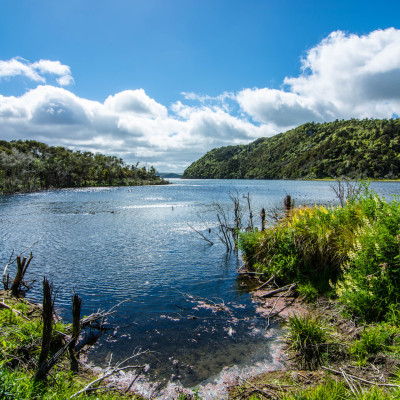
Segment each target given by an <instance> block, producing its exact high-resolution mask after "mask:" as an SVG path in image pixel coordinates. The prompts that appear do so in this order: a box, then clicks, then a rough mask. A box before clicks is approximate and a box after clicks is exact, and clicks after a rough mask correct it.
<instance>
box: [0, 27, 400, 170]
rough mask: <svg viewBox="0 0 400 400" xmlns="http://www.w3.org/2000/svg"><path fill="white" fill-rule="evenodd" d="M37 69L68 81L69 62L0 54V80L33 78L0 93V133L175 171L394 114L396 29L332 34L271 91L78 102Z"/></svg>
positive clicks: (137, 93) (137, 94) (399, 103)
mask: <svg viewBox="0 0 400 400" xmlns="http://www.w3.org/2000/svg"><path fill="white" fill-rule="evenodd" d="M47 75H52V76H53V77H56V78H57V79H58V83H59V84H60V85H61V86H62V85H64V84H68V83H71V82H72V76H71V74H70V68H69V67H68V66H66V65H63V64H61V63H60V62H58V61H50V60H39V61H37V62H34V63H30V62H28V61H26V60H23V59H21V58H14V59H11V60H8V61H0V83H1V79H8V78H11V77H16V76H23V77H26V78H29V79H30V80H31V81H33V82H37V83H38V84H39V85H38V86H37V87H36V88H33V89H30V90H27V91H26V92H25V93H24V94H23V95H21V96H19V97H16V96H2V95H0V126H1V129H2V138H3V139H6V140H12V139H36V140H41V141H43V142H45V143H48V144H50V145H62V146H67V147H69V148H71V149H75V150H78V149H80V150H88V151H92V152H96V151H99V152H102V153H105V154H116V155H119V156H121V157H123V158H124V160H125V161H127V162H129V163H136V162H137V161H140V162H147V163H149V164H152V165H154V166H155V167H156V168H158V169H159V170H161V171H167V170H169V171H183V169H184V168H185V167H187V166H188V165H189V164H190V163H191V162H193V161H194V160H196V159H197V158H199V157H200V156H202V155H203V154H204V153H205V152H206V151H208V150H210V149H212V148H215V147H219V146H227V145H234V144H243V143H249V142H250V141H252V140H255V139H256V138H259V137H265V136H272V135H274V134H276V133H279V132H282V131H285V130H286V129H289V128H291V127H294V126H297V125H299V124H301V123H304V122H309V121H321V122H322V121H329V120H334V119H337V118H338V119H341V118H353V117H355V118H364V117H375V118H382V117H383V118H385V117H389V118H390V117H392V116H393V115H394V114H397V115H398V114H400V30H396V29H393V28H392V29H387V30H378V31H374V32H371V33H369V34H368V35H364V36H358V35H350V34H346V33H344V32H340V31H337V32H333V33H331V34H330V35H329V36H328V37H327V38H325V39H324V40H322V41H321V42H320V43H319V44H318V45H316V46H315V47H313V48H312V49H310V50H309V51H308V52H307V53H306V55H305V57H304V59H303V60H302V69H301V71H299V75H298V76H296V77H287V78H285V80H284V82H282V88H281V89H272V88H252V89H243V90H241V91H239V92H238V93H231V92H224V93H222V94H221V95H219V96H208V95H199V94H195V93H189V92H184V93H182V98H181V99H179V100H177V101H176V102H175V103H173V104H171V105H170V106H169V107H167V106H165V105H163V104H160V103H159V102H157V101H156V100H155V99H153V98H151V97H150V96H148V95H147V93H146V92H145V90H144V89H135V90H124V91H121V92H119V93H115V94H111V95H110V96H108V97H107V98H106V99H105V101H104V102H102V101H92V100H88V99H85V98H82V97H79V96H76V95H75V94H74V93H72V92H71V91H68V90H66V89H64V88H61V87H55V86H51V85H49V84H46V78H47Z"/></svg>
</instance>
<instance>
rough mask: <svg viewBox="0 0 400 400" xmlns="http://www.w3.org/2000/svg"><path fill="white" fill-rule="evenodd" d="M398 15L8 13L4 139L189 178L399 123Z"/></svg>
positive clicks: (247, 5) (0, 126) (287, 1)
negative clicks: (247, 151) (256, 156)
mask: <svg viewBox="0 0 400 400" xmlns="http://www.w3.org/2000/svg"><path fill="white" fill-rule="evenodd" d="M399 15H400V2H399V1H398V0H397V1H391V0H381V1H379V2H378V1H370V0H364V1H359V0H346V1H343V0H336V1H333V0H323V1H321V0H319V1H315V0H301V1H299V0H112V1H111V0H18V1H16V0H0V139H2V140H16V139H23V140H28V139H34V140H38V141H42V142H45V143H47V144H49V145H54V146H65V147H68V148H70V149H73V150H81V151H91V152H93V153H95V152H100V153H103V154H112V155H117V156H119V157H122V158H123V159H124V160H125V161H126V162H127V163H128V164H136V162H140V163H141V164H142V165H148V166H149V165H154V166H155V167H156V169H157V170H158V171H160V172H183V171H184V169H185V168H186V167H187V166H189V165H190V164H191V163H192V162H193V161H195V160H197V159H198V158H200V157H201V156H202V155H203V154H205V153H206V152H207V151H209V150H211V149H213V148H215V147H221V146H228V145H236V144H247V143H250V142H252V141H254V140H255V139H257V138H259V137H270V136H273V135H275V134H278V133H281V132H285V131H287V130H289V129H291V128H293V127H296V126H298V125H301V124H303V123H306V122H311V121H315V122H329V121H333V120H336V119H349V118H360V119H362V118H398V117H399V115H400V18H399Z"/></svg>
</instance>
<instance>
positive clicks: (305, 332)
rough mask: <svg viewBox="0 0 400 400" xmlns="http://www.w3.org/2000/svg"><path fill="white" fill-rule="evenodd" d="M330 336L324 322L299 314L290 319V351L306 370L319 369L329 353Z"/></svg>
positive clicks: (288, 337) (288, 338)
mask: <svg viewBox="0 0 400 400" xmlns="http://www.w3.org/2000/svg"><path fill="white" fill-rule="evenodd" d="M328 339H329V335H328V333H327V330H326V328H325V327H324V326H323V322H322V321H321V320H320V319H319V320H318V319H316V318H314V317H312V316H310V315H306V316H299V315H297V314H295V315H293V316H292V317H290V318H289V334H288V336H287V340H288V342H289V350H290V351H291V352H293V353H294V355H295V360H296V361H297V363H298V364H299V365H300V366H301V367H304V368H308V369H314V368H316V367H318V366H319V365H320V364H321V363H322V360H323V357H324V355H325V354H326V353H327V351H328Z"/></svg>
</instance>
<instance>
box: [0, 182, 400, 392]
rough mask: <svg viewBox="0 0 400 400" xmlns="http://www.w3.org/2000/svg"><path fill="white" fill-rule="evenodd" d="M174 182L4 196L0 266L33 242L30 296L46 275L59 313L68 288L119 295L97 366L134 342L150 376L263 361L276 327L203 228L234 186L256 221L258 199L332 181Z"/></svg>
mask: <svg viewBox="0 0 400 400" xmlns="http://www.w3.org/2000/svg"><path fill="white" fill-rule="evenodd" d="M170 181H171V182H172V184H171V185H167V186H143V187H131V188H128V187H117V188H85V189H65V190H54V191H46V192H40V193H32V194H17V195H12V196H6V195H3V196H0V220H1V249H0V256H1V261H2V262H3V265H5V264H6V263H7V262H8V260H9V257H10V254H11V252H12V251H13V250H14V251H15V253H16V254H18V253H19V252H20V251H22V250H23V249H24V248H26V247H28V246H30V245H32V244H33V243H34V242H36V241H37V240H40V241H39V242H38V243H37V244H36V245H35V246H34V247H33V248H32V251H33V254H34V259H33V261H32V263H31V265H30V267H29V270H28V272H29V273H28V278H31V279H37V282H36V284H35V285H34V287H33V288H32V289H31V291H30V292H29V293H28V294H29V297H32V298H33V299H35V300H40V299H41V279H42V277H43V276H46V277H47V278H48V279H49V280H50V281H52V282H53V283H54V287H55V289H56V290H57V300H56V308H57V310H58V312H59V313H60V314H61V315H62V316H63V318H64V319H65V320H67V321H70V319H71V317H70V312H71V311H70V310H71V295H72V293H73V292H74V291H75V292H76V293H78V294H79V295H80V296H81V297H82V298H83V313H84V314H86V315H88V314H89V313H91V312H94V311H97V310H98V309H99V308H100V309H102V310H107V309H109V308H111V307H112V306H114V305H116V304H118V303H119V302H121V301H123V300H125V302H124V303H123V304H121V305H120V306H119V307H118V308H117V309H116V313H115V315H114V316H113V318H112V319H111V320H110V322H111V323H112V324H113V325H114V326H115V327H118V330H117V333H116V336H117V337H112V336H103V337H102V339H101V340H100V342H99V343H98V344H97V345H96V347H95V348H94V349H93V351H91V352H90V353H89V360H91V361H93V362H94V363H96V364H97V365H105V364H106V363H107V362H108V361H109V359H110V357H111V354H112V360H113V361H117V360H121V359H123V358H125V357H127V356H129V355H130V354H132V352H133V351H134V350H135V349H136V348H142V349H149V350H150V351H151V355H150V356H148V357H147V359H146V363H148V364H149V366H150V369H149V371H148V374H149V380H153V381H164V382H168V381H176V382H180V383H181V384H182V385H183V386H186V387H192V386H194V385H197V384H200V383H203V384H205V383H207V382H211V381H213V380H216V379H218V376H221V373H223V372H224V371H225V372H226V371H227V370H229V369H230V368H231V369H232V368H233V369H234V370H235V371H236V372H238V371H239V372H240V371H245V370H246V368H247V369H248V368H251V366H252V365H253V366H254V365H257V366H258V368H264V367H265V368H270V367H271V365H273V364H274V362H275V361H274V355H273V346H274V343H275V342H276V337H277V335H279V329H276V328H277V327H276V326H273V327H272V329H271V331H270V332H268V333H266V332H265V321H264V320H263V319H262V318H261V317H260V316H259V315H258V314H257V313H256V311H255V305H254V303H253V302H252V300H251V297H250V295H249V294H248V293H247V289H246V285H245V284H244V282H243V281H242V280H241V279H240V278H238V276H237V269H238V268H239V267H240V266H241V261H240V257H238V256H237V255H236V253H234V252H232V253H227V252H226V249H225V247H224V246H223V245H222V243H220V242H219V241H218V238H217V237H216V236H215V234H213V232H211V233H209V229H215V228H216V226H217V221H216V214H215V212H213V211H212V210H211V209H210V205H211V204H212V203H218V204H220V205H221V206H222V207H227V209H229V208H230V206H231V200H230V198H229V194H233V195H236V196H238V197H239V198H240V199H241V201H242V203H243V205H246V201H245V199H243V198H242V195H243V194H245V195H247V194H250V197H251V200H252V209H253V213H254V216H255V224H256V225H257V226H260V224H261V222H260V217H259V215H260V210H261V208H262V207H265V208H266V209H267V213H269V212H271V211H272V210H273V209H275V208H279V209H280V208H281V207H282V202H283V198H284V197H285V196H286V195H287V194H290V195H291V196H292V198H293V199H294V200H295V203H296V204H297V205H299V204H311V205H312V204H315V203H323V204H328V205H329V204H336V203H337V200H336V199H335V194H334V192H333V190H332V188H331V186H332V185H333V183H332V182H326V181H315V182H307V181H267V180H263V181H262V180H260V181H250V180H178V179H171V180H170ZM371 187H372V188H373V189H374V190H376V191H377V192H378V193H379V194H382V195H384V196H386V197H387V198H389V197H390V196H391V195H393V194H397V193H399V190H400V183H398V182H373V183H371ZM245 215H247V214H245ZM244 219H246V217H245V218H244ZM192 227H193V228H195V229H196V230H198V231H200V232H202V233H203V234H205V235H208V236H209V237H210V239H212V241H214V242H215V245H214V246H210V245H209V244H208V243H207V242H205V241H204V240H202V239H201V237H200V235H198V234H197V233H196V232H194V230H193V229H192ZM210 304H211V305H213V304H214V305H218V306H221V307H220V309H216V308H215V307H214V308H213V307H208V305H210ZM266 336H268V337H266Z"/></svg>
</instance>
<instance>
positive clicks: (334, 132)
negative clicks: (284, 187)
mask: <svg viewBox="0 0 400 400" xmlns="http://www.w3.org/2000/svg"><path fill="white" fill-rule="evenodd" d="M399 152H400V120H399V119H390V120H387V119H382V120H379V119H364V120H357V119H351V120H348V121H344V120H342V121H338V120H336V121H334V122H327V123H322V124H319V123H314V122H312V123H307V124H304V125H301V126H299V127H297V128H296V129H292V130H290V131H288V132H285V133H281V134H279V135H276V136H273V137H270V138H260V139H257V140H256V141H255V142H253V143H250V144H249V145H239V146H228V147H221V148H218V149H213V150H211V151H209V152H208V153H207V154H205V155H204V156H203V157H201V158H200V159H199V160H197V161H196V162H194V163H193V164H192V165H190V166H189V167H188V168H187V169H186V171H185V172H184V174H183V178H203V179H204V178H217V179H242V178H244V179H315V178H327V177H331V178H333V177H340V176H347V177H350V178H357V179H365V178H387V179H394V178H399V174H400V158H399V157H398V154H399Z"/></svg>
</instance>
